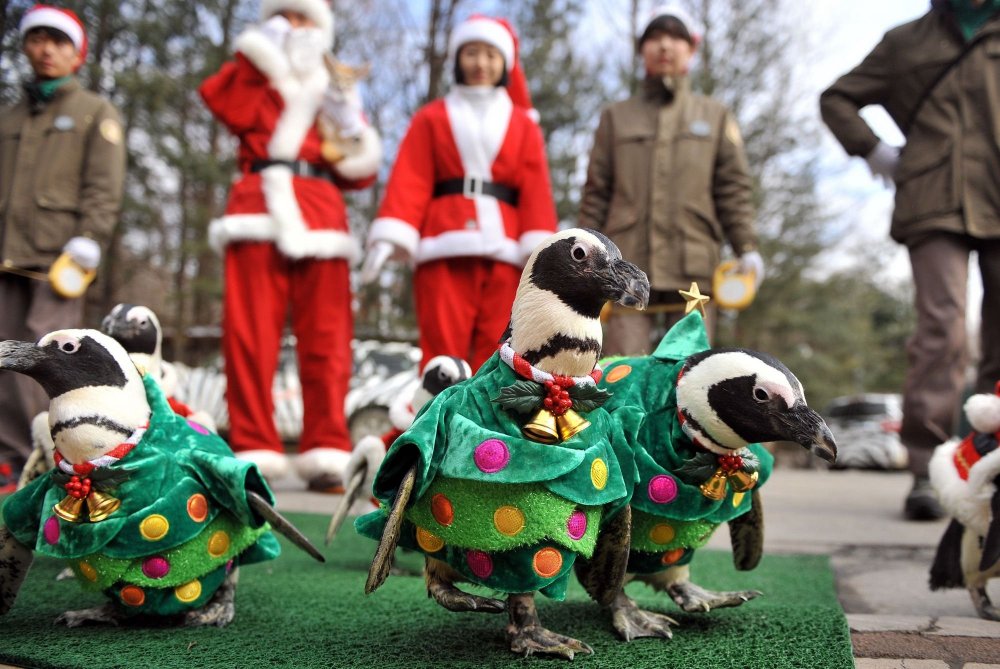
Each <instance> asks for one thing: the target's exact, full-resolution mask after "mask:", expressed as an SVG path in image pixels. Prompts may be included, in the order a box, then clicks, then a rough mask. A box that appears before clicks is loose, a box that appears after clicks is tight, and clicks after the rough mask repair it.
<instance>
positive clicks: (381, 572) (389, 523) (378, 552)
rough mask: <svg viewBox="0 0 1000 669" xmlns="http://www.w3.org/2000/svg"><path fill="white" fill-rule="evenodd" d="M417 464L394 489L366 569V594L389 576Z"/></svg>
mask: <svg viewBox="0 0 1000 669" xmlns="http://www.w3.org/2000/svg"><path fill="white" fill-rule="evenodd" d="M417 464H419V463H414V465H413V466H411V467H410V468H409V469H408V470H407V472H406V474H405V475H404V476H403V480H402V481H401V482H400V484H399V488H398V489H397V490H396V497H395V498H394V499H393V500H392V509H391V510H390V511H389V518H388V519H387V520H386V521H385V529H384V530H382V539H381V540H380V541H379V542H378V548H377V549H375V556H374V557H373V558H372V566H371V567H370V568H369V569H368V580H367V581H365V594H366V595H370V594H371V593H373V592H375V590H377V589H378V588H379V587H380V586H381V585H382V584H383V583H385V579H387V578H388V577H389V569H390V568H391V567H392V558H393V556H394V555H395V553H396V545H397V544H398V543H399V534H400V531H401V530H402V527H403V511H404V510H406V505H407V504H409V502H410V497H411V496H412V495H413V488H414V486H415V485H416V481H417Z"/></svg>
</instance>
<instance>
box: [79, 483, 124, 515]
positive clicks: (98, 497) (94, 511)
mask: <svg viewBox="0 0 1000 669" xmlns="http://www.w3.org/2000/svg"><path fill="white" fill-rule="evenodd" d="M121 505H122V501H121V500H120V499H118V498H116V497H112V496H111V495H109V494H107V493H103V492H101V491H100V490H94V491H93V492H91V493H90V494H89V495H87V509H88V510H89V511H90V513H88V514H87V517H88V518H89V519H90V522H92V523H99V522H101V521H102V520H104V519H105V518H107V517H108V516H110V515H111V514H112V513H114V512H115V511H117V510H118V507H120V506H121Z"/></svg>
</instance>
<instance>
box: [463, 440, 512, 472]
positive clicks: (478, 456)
mask: <svg viewBox="0 0 1000 669" xmlns="http://www.w3.org/2000/svg"><path fill="white" fill-rule="evenodd" d="M472 459H473V460H474V461H475V463H476V466H477V467H479V470H480V471H482V472H483V473H485V474H495V473H496V472H498V471H500V470H501V469H503V468H504V467H506V466H507V463H508V462H510V449H508V448H507V444H505V443H503V442H502V441H500V440H499V439H487V440H486V441H484V442H483V443H481V444H479V445H478V446H476V450H475V452H474V453H473V454H472Z"/></svg>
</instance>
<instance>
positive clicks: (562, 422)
mask: <svg viewBox="0 0 1000 669" xmlns="http://www.w3.org/2000/svg"><path fill="white" fill-rule="evenodd" d="M588 427H590V421H589V420H587V419H586V418H584V417H583V416H581V415H580V414H578V413H577V412H575V411H573V410H572V409H566V413H564V414H562V415H561V416H556V429H557V430H558V431H559V439H560V441H566V440H567V439H569V438H570V437H572V436H573V435H574V434H577V433H579V432H582V431H583V430H586V429H587V428H588Z"/></svg>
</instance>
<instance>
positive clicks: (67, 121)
mask: <svg viewBox="0 0 1000 669" xmlns="http://www.w3.org/2000/svg"><path fill="white" fill-rule="evenodd" d="M75 125H76V121H74V120H73V117H72V116H56V119H55V120H54V121H52V126H53V127H54V128H55V129H56V130H64V131H65V130H72V129H73V126H75Z"/></svg>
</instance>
